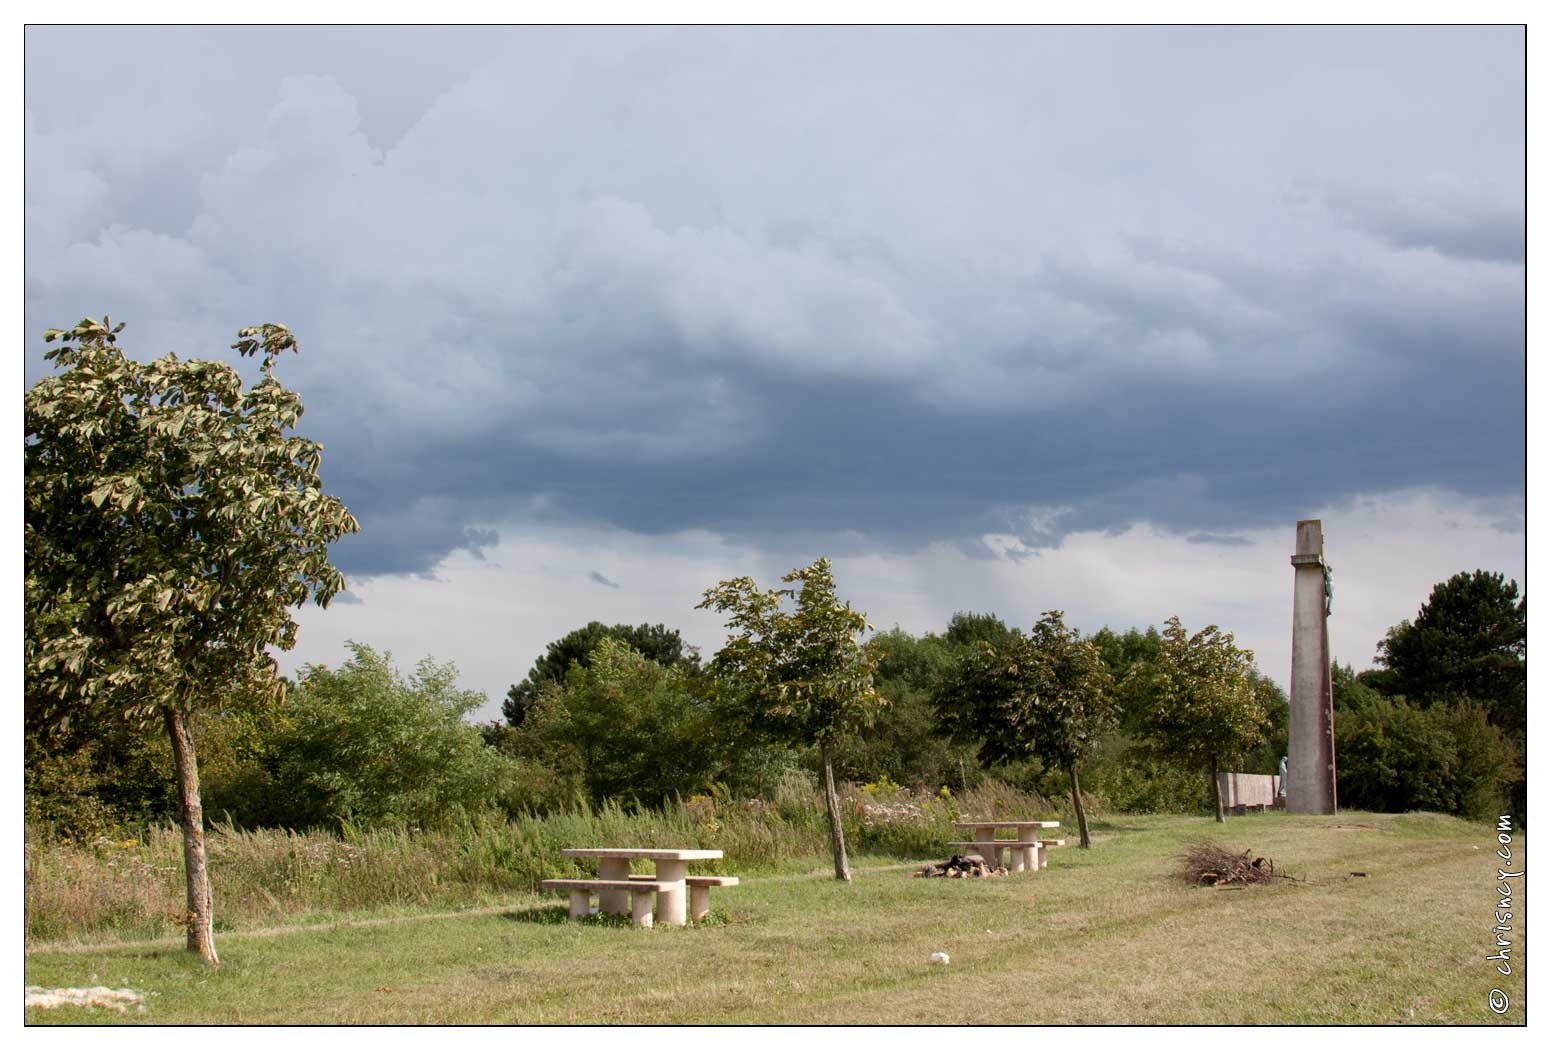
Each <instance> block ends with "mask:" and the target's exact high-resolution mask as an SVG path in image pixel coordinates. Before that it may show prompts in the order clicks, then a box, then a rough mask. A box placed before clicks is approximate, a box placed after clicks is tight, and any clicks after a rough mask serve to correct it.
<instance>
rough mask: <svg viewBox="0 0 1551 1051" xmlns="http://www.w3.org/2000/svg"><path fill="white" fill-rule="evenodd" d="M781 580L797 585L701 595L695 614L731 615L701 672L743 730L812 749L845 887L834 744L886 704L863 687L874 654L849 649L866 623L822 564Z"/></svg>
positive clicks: (735, 586) (742, 586)
mask: <svg viewBox="0 0 1551 1051" xmlns="http://www.w3.org/2000/svg"><path fill="white" fill-rule="evenodd" d="M781 580H782V581H783V582H784V583H788V584H790V583H797V582H800V583H801V585H802V586H801V587H800V588H799V589H795V590H794V589H792V588H781V589H777V590H772V591H761V590H760V589H759V588H758V587H757V586H756V585H755V583H754V581H753V580H752V579H751V578H749V577H737V578H735V579H733V580H724V581H722V582H721V583H719V584H717V586H716V587H714V588H708V589H707V590H706V592H705V597H704V599H703V601H701V602H700V603H699V604H698V605H697V606H696V607H695V608H696V609H714V610H716V611H717V612H718V613H730V614H731V617H730V618H729V619H728V620H727V627H728V628H730V629H732V630H733V632H734V634H733V635H731V636H729V638H728V639H727V644H726V645H725V646H723V647H722V648H721V650H720V651H718V653H717V654H716V656H715V657H714V658H713V659H712V660H711V665H710V670H711V673H712V674H713V675H715V676H717V677H718V678H720V679H721V680H722V681H723V682H725V683H726V684H727V685H728V686H729V687H730V688H731V690H732V691H734V692H735V694H736V695H737V696H738V697H740V698H741V700H742V702H743V704H744V705H745V706H746V713H747V715H748V718H749V722H750V724H751V726H752V727H753V728H754V729H755V730H756V731H759V732H761V733H763V734H766V735H769V736H771V737H774V738H776V739H778V740H783V741H786V742H789V743H792V744H801V745H811V744H817V745H818V746H819V751H820V756H821V758H822V761H823V764H824V802H825V805H826V806H827V808H828V810H829V828H830V840H831V844H832V846H833V848H834V854H835V878H836V879H839V880H845V881H846V882H850V880H851V869H850V865H849V864H848V863H847V860H846V845H845V834H844V832H843V831H842V830H841V827H840V798H839V796H838V795H837V794H836V793H835V760H834V744H835V740H836V739H837V738H838V737H839V736H840V735H841V734H843V733H845V732H846V731H847V730H852V729H856V728H858V727H864V726H867V725H870V724H871V723H872V721H873V719H874V718H875V716H876V715H877V712H878V710H879V709H880V708H882V707H883V705H884V704H885V703H886V702H885V701H884V699H883V697H882V696H881V695H879V693H878V691H877V690H876V689H874V688H873V673H874V672H875V671H876V670H877V657H876V656H875V654H874V653H873V652H872V651H871V648H870V647H865V646H862V645H859V644H858V642H857V636H858V635H859V634H861V633H862V632H864V631H867V630H869V625H868V623H867V618H866V617H865V616H864V615H863V614H861V613H857V612H856V611H854V610H852V609H851V604H850V603H849V602H847V603H844V604H842V603H840V602H839V601H838V600H837V599H836V598H835V580H834V576H833V575H832V574H831V572H830V565H829V559H827V558H821V559H819V560H818V561H816V562H814V563H813V564H812V565H810V566H807V567H805V568H803V569H794V570H792V572H790V573H788V574H786V576H784V577H782V578H781ZM783 599H794V600H795V602H796V610H795V612H791V613H788V612H787V611H786V610H784V609H782V600H783Z"/></svg>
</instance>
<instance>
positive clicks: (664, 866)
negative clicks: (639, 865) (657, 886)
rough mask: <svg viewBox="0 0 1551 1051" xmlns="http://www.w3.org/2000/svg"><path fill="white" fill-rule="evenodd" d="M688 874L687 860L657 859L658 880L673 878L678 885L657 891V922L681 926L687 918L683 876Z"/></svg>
mask: <svg viewBox="0 0 1551 1051" xmlns="http://www.w3.org/2000/svg"><path fill="white" fill-rule="evenodd" d="M687 875H689V862H687V861H659V862H657V878H658V879H659V880H673V881H676V882H677V883H678V886H677V887H675V888H674V889H673V890H665V891H659V892H658V894H657V922H659V923H666V924H668V925H669V926H671V927H682V926H684V923H685V921H686V919H687V918H688V909H687V908H686V907H685V906H686V905H687V904H688V903H687V902H686V901H685V900H684V899H685V897H686V895H685V893H684V877H685V876H687Z"/></svg>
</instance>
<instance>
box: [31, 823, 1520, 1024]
mask: <svg viewBox="0 0 1551 1051" xmlns="http://www.w3.org/2000/svg"><path fill="white" fill-rule="evenodd" d="M1067 835H1068V836H1073V833H1071V832H1067ZM1206 838H1210V839H1215V840H1218V841H1220V842H1222V843H1223V844H1224V845H1227V846H1230V847H1233V848H1235V849H1244V848H1249V849H1253V850H1254V851H1255V853H1257V854H1263V855H1266V856H1268V857H1271V858H1272V859H1274V860H1275V861H1276V863H1277V868H1278V870H1281V869H1284V868H1285V869H1286V870H1287V871H1289V872H1290V873H1292V874H1293V875H1295V876H1298V877H1301V878H1302V879H1304V880H1305V882H1302V883H1290V882H1287V883H1278V884H1276V885H1271V886H1259V887H1250V888H1244V889H1227V888H1222V889H1217V888H1196V887H1189V886H1186V885H1184V884H1183V883H1180V882H1178V881H1176V880H1173V879H1171V878H1170V873H1171V870H1172V869H1173V867H1174V865H1175V856H1176V855H1177V854H1178V853H1179V851H1180V850H1181V849H1182V847H1183V846H1184V845H1186V844H1188V843H1191V842H1194V841H1196V840H1200V839H1206ZM1073 842H1075V839H1073ZM1496 848H1497V841H1496V836H1495V832H1494V831H1493V830H1492V829H1491V828H1490V827H1488V826H1486V825H1473V824H1468V823H1465V822H1462V821H1457V820H1454V819H1452V818H1445V817H1438V816H1435V815H1404V816H1395V815H1385V814H1366V813H1356V812H1352V813H1343V814H1341V815H1338V816H1336V817H1329V818H1327V817H1310V816H1304V815H1299V816H1292V815H1284V814H1267V815H1251V816H1248V817H1242V818H1230V819H1229V821H1228V823H1227V824H1226V825H1225V826H1217V825H1215V824H1214V823H1213V822H1212V821H1211V820H1210V819H1209V818H1191V817H1177V816H1168V817H1117V818H1114V819H1113V820H1112V821H1111V822H1109V823H1107V824H1104V825H1101V826H1099V829H1098V831H1097V834H1096V836H1095V843H1094V847H1093V849H1092V850H1090V851H1081V850H1077V849H1075V848H1072V847H1068V848H1067V849H1064V850H1054V851H1052V852H1051V855H1050V856H1051V861H1050V867H1049V868H1048V869H1047V870H1045V871H1043V872H1040V873H1038V874H1020V875H1012V876H1008V877H1005V878H999V879H988V880H927V879H914V878H912V873H913V872H914V871H915V869H916V868H917V867H919V866H918V865H900V864H897V863H890V862H888V861H885V860H881V859H867V858H862V859H856V862H857V863H856V864H855V865H854V866H853V869H854V880H855V882H854V883H852V884H851V885H850V886H846V885H843V884H838V883H836V882H835V881H834V880H833V878H826V875H825V872H826V869H825V867H824V865H825V864H827V863H825V862H823V859H814V869H813V871H812V872H811V873H809V874H805V875H795V876H772V877H763V878H761V877H750V878H748V879H747V880H746V882H745V883H744V885H743V886H741V887H737V888H734V889H730V890H722V891H716V892H713V895H712V907H713V910H714V911H713V917H712V918H713V921H716V922H713V923H711V924H709V925H706V926H703V927H699V928H692V929H674V928H657V929H655V930H636V929H633V928H630V927H619V926H606V925H602V924H597V923H571V922H568V921H566V920H565V918H564V915H565V910H564V905H563V903H560V904H557V903H556V901H555V900H554V899H548V900H526V901H515V902H513V903H512V904H511V906H510V907H509V908H502V909H496V910H485V911H481V912H469V913H463V914H458V915H451V916H446V915H444V916H425V917H399V918H393V919H390V920H386V921H383V922H367V921H368V920H369V918H368V917H363V918H362V922H352V923H343V924H329V925H327V926H311V927H299V928H291V929H287V930H283V931H269V932H247V933H228V934H225V935H218V936H217V948H218V950H219V952H220V953H221V958H222V965H221V966H220V967H219V968H216V969H213V970H206V969H204V968H202V967H200V966H199V964H198V963H197V962H195V961H194V960H193V959H192V958H190V957H189V956H188V955H187V954H185V953H184V952H183V951H182V950H181V947H180V946H179V945H177V944H176V943H158V944H154V945H146V944H140V945H125V946H118V947H110V948H75V949H68V950H66V949H55V950H50V949H47V948H39V949H35V950H33V951H30V952H29V953H28V955H27V961H26V981H27V984H29V985H40V986H45V987H60V986H82V985H108V986H112V987H114V988H120V987H124V986H128V987H131V988H133V989H136V990H139V991H144V992H147V993H149V996H148V998H147V1001H146V1010H145V1012H144V1013H143V1014H139V1015H136V1014H128V1015H119V1014H118V1013H117V1012H114V1011H105V1010H96V1011H87V1010H85V1009H81V1008H68V1007H67V1008H55V1009H52V1010H38V1009H29V1010H28V1011H27V1012H26V1020H27V1022H29V1023H58V1022H70V1023H82V1022H94V1023H104V1024H123V1023H129V1024H133V1023H137V1022H147V1023H200V1022H206V1023H208V1022H224V1023H627V1024H628V1023H636V1024H646V1023H664V1022H666V1023H693V1022H733V1023H765V1022H786V1023H848V1022H849V1023H877V1024H886V1023H891V1024H916V1025H924V1024H933V1023H966V1022H1000V1023H1025V1022H1033V1021H1038V1022H1044V1023H1154V1022H1174V1023H1317V1022H1327V1023H1328V1022H1366V1023H1385V1022H1399V1023H1429V1022H1433V1023H1436V1022H1456V1023H1490V1022H1514V1023H1522V1022H1523V1020H1524V980H1523V965H1524V963H1525V958H1524V949H1523V946H1524V942H1523V938H1522V932H1523V922H1522V921H1523V916H1522V914H1521V913H1520V912H1519V904H1520V903H1521V902H1522V900H1523V893H1524V892H1523V886H1522V883H1523V881H1522V880H1519V881H1514V882H1515V884H1516V885H1515V887H1514V897H1515V907H1514V910H1513V911H1514V917H1513V919H1512V920H1511V921H1509V922H1510V924H1511V926H1512V927H1513V931H1512V932H1511V933H1510V934H1509V935H1508V937H1509V938H1510V939H1511V941H1512V957H1511V962H1512V965H1513V971H1514V973H1513V975H1512V976H1511V977H1506V978H1505V977H1502V976H1501V975H1499V974H1498V973H1497V972H1496V970H1495V969H1494V968H1495V966H1496V965H1495V964H1492V963H1488V962H1487V961H1486V959H1485V957H1486V956H1487V955H1488V954H1489V953H1492V952H1494V951H1496V950H1495V949H1494V948H1493V936H1494V935H1493V933H1492V931H1491V928H1492V927H1493V925H1494V923H1495V922H1496V921H1495V920H1494V919H1493V909H1494V907H1495V906H1496V905H1497V899H1498V897H1499V895H1498V893H1497V891H1496V887H1497V883H1498V880H1497V863H1498V861H1499V860H1500V859H1498V858H1497V857H1496V855H1495V854H1494V851H1495V850H1496ZM1523 848H1524V839H1523V837H1522V835H1521V834H1520V833H1518V832H1516V833H1515V834H1514V843H1513V850H1514V855H1515V861H1516V862H1517V864H1515V866H1514V868H1515V869H1517V868H1521V867H1522V860H1523ZM925 860H926V859H922V861H923V862H924V861H925ZM1353 871H1362V872H1366V873H1367V875H1366V876H1365V877H1354V876H1351V875H1349V873H1351V872H1353ZM216 902H217V911H218V912H219V908H220V887H219V886H218V887H217V888H216ZM936 951H942V952H946V953H948V954H949V955H950V956H951V963H949V964H948V965H947V966H946V967H942V966H934V965H931V964H928V962H927V957H928V956H929V955H931V954H932V953H933V952H936ZM1494 987H1495V988H1499V989H1501V990H1502V991H1503V992H1504V993H1506V994H1507V996H1508V998H1509V1001H1510V1004H1511V1006H1510V1007H1509V1009H1508V1011H1507V1013H1506V1014H1504V1015H1501V1016H1499V1015H1495V1014H1493V1013H1492V1012H1491V1011H1490V1010H1489V1009H1488V1007H1487V999H1488V993H1489V991H1490V990H1491V989H1493V988H1494Z"/></svg>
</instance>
